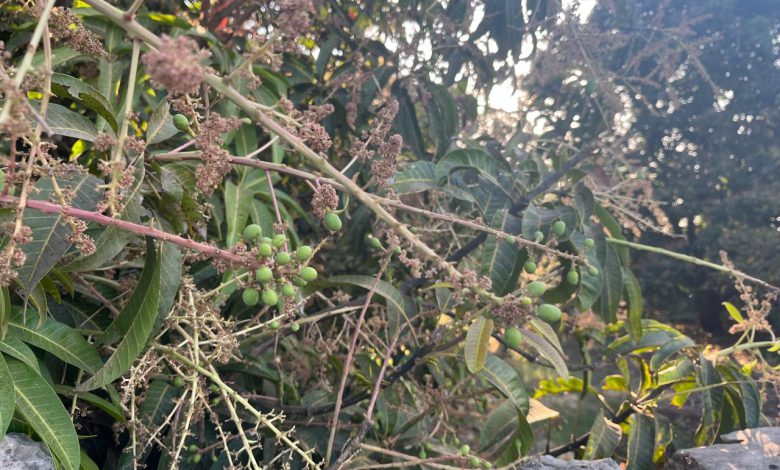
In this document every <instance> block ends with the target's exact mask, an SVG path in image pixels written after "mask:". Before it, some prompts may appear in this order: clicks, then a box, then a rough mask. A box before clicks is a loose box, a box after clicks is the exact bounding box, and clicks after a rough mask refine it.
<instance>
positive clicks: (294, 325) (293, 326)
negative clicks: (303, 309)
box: [290, 323, 301, 333]
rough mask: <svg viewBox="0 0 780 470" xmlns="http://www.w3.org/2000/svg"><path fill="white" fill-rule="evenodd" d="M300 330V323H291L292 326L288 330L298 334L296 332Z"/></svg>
mask: <svg viewBox="0 0 780 470" xmlns="http://www.w3.org/2000/svg"><path fill="white" fill-rule="evenodd" d="M300 329H301V324H300V323H293V324H292V325H290V330H292V332H293V333H296V332H298V330H300Z"/></svg>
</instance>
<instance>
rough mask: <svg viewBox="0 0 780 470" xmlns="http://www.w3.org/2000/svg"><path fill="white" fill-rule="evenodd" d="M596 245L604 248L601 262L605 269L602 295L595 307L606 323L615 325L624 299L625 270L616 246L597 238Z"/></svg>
mask: <svg viewBox="0 0 780 470" xmlns="http://www.w3.org/2000/svg"><path fill="white" fill-rule="evenodd" d="M596 245H597V248H602V247H603V253H604V257H603V258H601V259H600V260H599V261H601V265H602V267H603V272H602V273H601V274H602V281H603V282H602V284H601V295H600V296H599V298H598V300H597V301H596V304H595V305H594V307H595V309H596V311H598V312H599V313H600V314H601V318H602V320H604V322H606V323H615V322H616V321H617V309H618V305H619V304H620V299H621V298H622V297H623V269H622V266H621V264H620V255H619V254H618V252H617V250H616V249H615V247H614V245H612V244H609V243H606V242H605V241H604V239H603V237H600V238H596Z"/></svg>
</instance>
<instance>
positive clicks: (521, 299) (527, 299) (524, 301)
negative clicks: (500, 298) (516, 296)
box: [520, 296, 534, 305]
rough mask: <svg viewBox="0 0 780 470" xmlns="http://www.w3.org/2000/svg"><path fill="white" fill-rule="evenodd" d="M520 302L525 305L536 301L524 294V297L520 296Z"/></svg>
mask: <svg viewBox="0 0 780 470" xmlns="http://www.w3.org/2000/svg"><path fill="white" fill-rule="evenodd" d="M520 303H521V304H523V305H531V304H532V303H534V301H533V300H531V298H530V297H526V296H523V297H520Z"/></svg>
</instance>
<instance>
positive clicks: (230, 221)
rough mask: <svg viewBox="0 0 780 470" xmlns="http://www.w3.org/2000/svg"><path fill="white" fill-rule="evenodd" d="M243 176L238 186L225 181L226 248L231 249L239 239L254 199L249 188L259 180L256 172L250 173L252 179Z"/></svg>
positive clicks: (252, 192)
mask: <svg viewBox="0 0 780 470" xmlns="http://www.w3.org/2000/svg"><path fill="white" fill-rule="evenodd" d="M243 175H244V173H242V176H241V177H240V178H239V181H238V184H236V183H233V182H232V181H230V180H228V181H225V192H224V196H225V220H226V221H227V235H226V237H225V244H226V245H225V246H227V247H228V248H230V247H233V246H234V245H235V244H236V243H238V239H239V238H241V232H242V231H243V230H244V227H246V222H247V219H249V210H250V208H251V206H252V199H253V198H254V191H253V190H252V188H251V187H250V186H251V185H253V184H254V183H253V181H254V180H259V179H261V178H260V174H259V173H258V172H251V175H252V176H253V178H250V177H249V175H247V177H246V178H245V177H244V176H243ZM262 179H263V180H264V178H262Z"/></svg>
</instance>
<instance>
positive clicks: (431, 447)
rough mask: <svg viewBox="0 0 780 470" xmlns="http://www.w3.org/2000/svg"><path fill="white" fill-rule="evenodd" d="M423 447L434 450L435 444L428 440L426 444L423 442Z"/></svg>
mask: <svg viewBox="0 0 780 470" xmlns="http://www.w3.org/2000/svg"><path fill="white" fill-rule="evenodd" d="M423 449H425V450H433V444H431V443H430V442H426V443H425V444H423Z"/></svg>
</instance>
